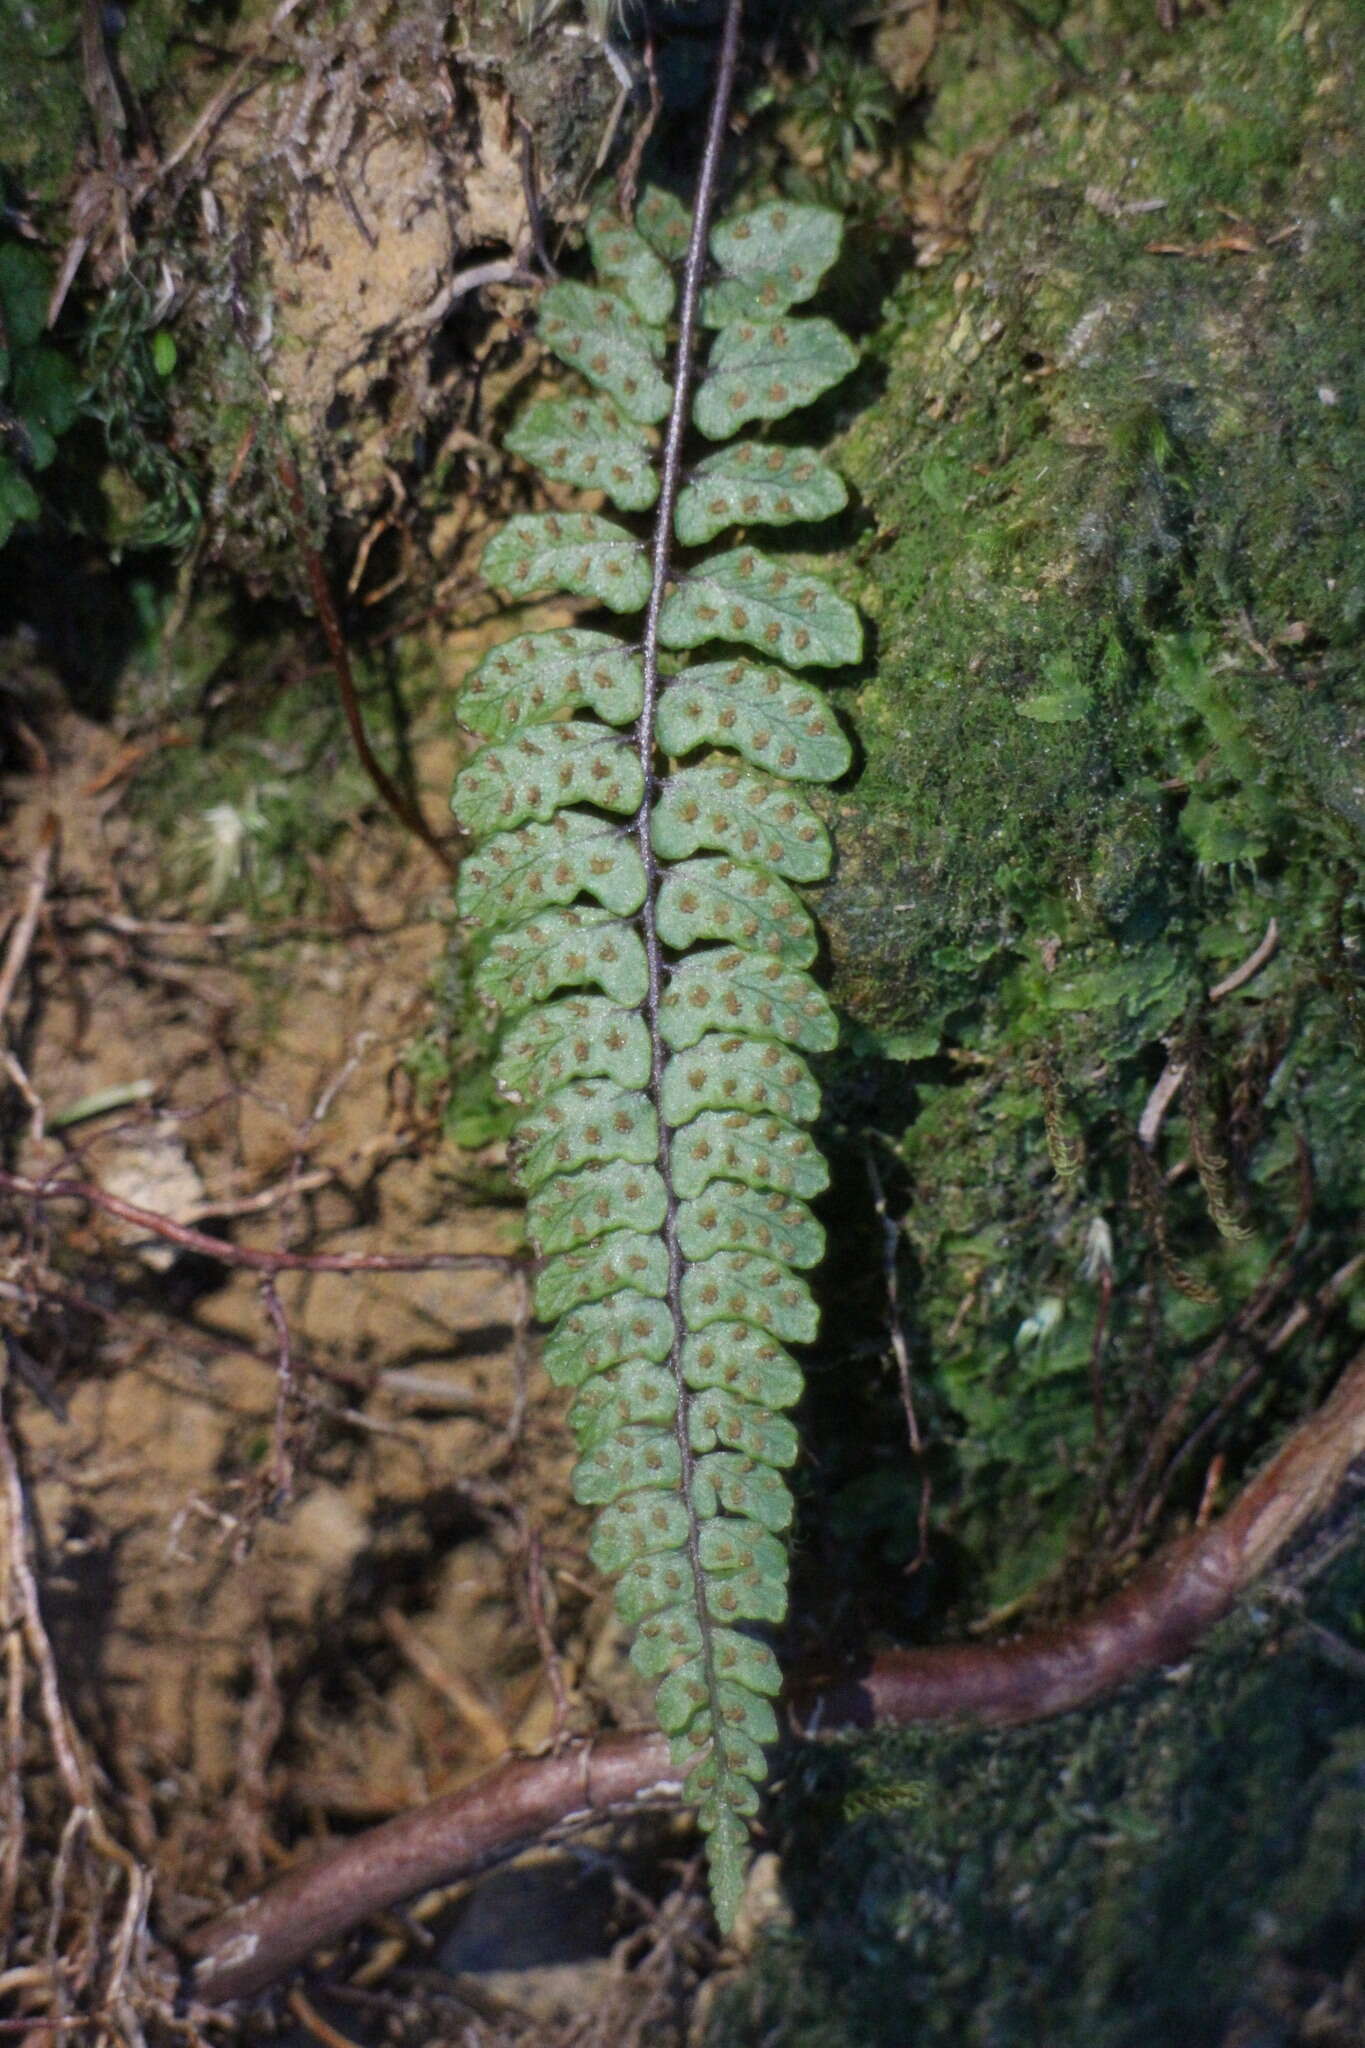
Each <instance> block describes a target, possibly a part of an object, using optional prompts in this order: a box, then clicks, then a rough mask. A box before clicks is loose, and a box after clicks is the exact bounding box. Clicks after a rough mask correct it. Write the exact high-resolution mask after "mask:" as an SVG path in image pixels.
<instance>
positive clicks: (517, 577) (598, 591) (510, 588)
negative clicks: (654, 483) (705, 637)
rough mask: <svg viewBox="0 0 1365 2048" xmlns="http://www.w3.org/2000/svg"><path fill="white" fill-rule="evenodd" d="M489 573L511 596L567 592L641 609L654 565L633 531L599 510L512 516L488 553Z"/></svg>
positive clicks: (616, 609) (485, 557)
mask: <svg viewBox="0 0 1365 2048" xmlns="http://www.w3.org/2000/svg"><path fill="white" fill-rule="evenodd" d="M480 566H481V567H482V570H483V573H484V576H485V577H486V578H487V580H488V582H490V583H491V584H492V585H493V588H494V589H495V590H501V591H505V592H506V594H507V596H508V597H530V596H532V595H533V594H534V593H535V592H536V591H538V590H567V591H568V593H569V595H570V596H571V597H595V598H596V599H597V601H598V602H599V604H604V605H606V606H608V607H609V609H610V610H612V611H614V612H638V611H639V609H640V607H641V606H642V605H643V604H644V603H645V601H646V599H647V598H648V596H649V563H648V561H647V560H646V558H645V551H644V549H643V548H642V547H641V545H640V543H639V541H637V540H636V539H635V537H634V535H633V534H629V533H627V532H626V529H625V527H624V526H617V525H616V524H615V523H614V521H612V520H610V519H603V518H602V516H601V514H600V513H597V512H527V513H524V514H522V516H521V517H520V518H517V519H509V520H508V522H507V524H506V526H504V527H501V528H500V529H499V531H498V532H497V533H495V534H494V536H493V538H492V540H490V541H489V543H488V546H487V547H486V548H485V549H484V551H483V562H482V564H481V565H480Z"/></svg>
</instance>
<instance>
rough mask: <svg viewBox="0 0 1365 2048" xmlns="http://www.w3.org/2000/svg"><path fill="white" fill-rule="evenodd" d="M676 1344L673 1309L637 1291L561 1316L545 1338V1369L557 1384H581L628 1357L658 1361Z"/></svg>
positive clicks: (593, 1302)
mask: <svg viewBox="0 0 1365 2048" xmlns="http://www.w3.org/2000/svg"><path fill="white" fill-rule="evenodd" d="M676 1342H677V1326H676V1324H675V1323H674V1320H673V1312H672V1310H671V1309H670V1308H669V1307H668V1306H667V1305H666V1303H664V1302H663V1301H654V1300H650V1299H648V1298H647V1297H645V1296H643V1295H640V1294H629V1295H625V1296H623V1297H622V1299H621V1300H619V1301H592V1302H589V1303H587V1304H586V1305H585V1306H584V1307H582V1308H576V1309H574V1310H572V1311H571V1312H570V1313H569V1314H567V1315H565V1316H564V1317H562V1318H561V1320H560V1322H559V1324H558V1325H557V1327H556V1328H555V1329H553V1330H552V1331H551V1332H550V1334H549V1336H548V1337H547V1338H546V1339H545V1350H544V1354H543V1355H544V1360H545V1370H546V1372H547V1373H548V1374H549V1375H550V1378H551V1379H552V1380H553V1381H554V1383H555V1385H556V1386H557V1387H581V1386H582V1385H583V1384H584V1382H585V1381H587V1380H589V1379H591V1378H592V1377H593V1375H594V1374H595V1373H600V1372H607V1371H610V1369H611V1368H612V1367H613V1366H616V1365H621V1364H623V1363H625V1362H626V1361H628V1360H630V1359H635V1358H641V1359H648V1360H652V1361H653V1362H654V1363H655V1364H658V1363H659V1362H660V1361H662V1360H663V1359H666V1358H669V1357H670V1356H671V1354H672V1352H673V1349H674V1346H675V1344H676Z"/></svg>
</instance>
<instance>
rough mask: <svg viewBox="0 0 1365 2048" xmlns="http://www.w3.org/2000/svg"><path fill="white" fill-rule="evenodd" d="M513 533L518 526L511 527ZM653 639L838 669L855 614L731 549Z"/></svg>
mask: <svg viewBox="0 0 1365 2048" xmlns="http://www.w3.org/2000/svg"><path fill="white" fill-rule="evenodd" d="M512 523H513V524H514V525H516V524H517V523H518V522H517V521H515V520H514V521H513V522H512ZM659 638H660V640H661V641H662V642H663V644H664V646H665V647H683V648H686V647H700V646H702V645H703V643H704V642H706V641H707V640H742V641H743V642H744V644H745V645H746V646H748V647H757V648H758V649H759V651H760V652H761V653H763V654H771V655H773V656H775V657H776V659H777V660H778V661H783V662H786V664H787V666H788V667H789V668H809V667H810V666H811V665H812V664H814V663H818V664H819V665H820V666H821V667H824V668H838V667H842V666H843V665H844V664H846V663H848V662H850V661H858V660H860V659H861V656H862V651H863V629H862V623H861V621H860V620H859V617H858V614H857V612H856V611H855V610H854V609H853V606H852V605H851V604H846V603H845V601H844V599H843V598H842V597H839V596H837V595H836V593H835V592H834V591H832V590H831V589H830V587H829V585H828V584H827V583H825V582H824V581H823V580H822V579H821V578H820V577H818V576H807V575H803V574H801V573H800V572H799V571H797V570H795V569H789V568H787V567H786V565H785V564H784V563H782V562H775V561H773V560H772V558H771V557H770V556H768V555H761V554H759V553H758V552H757V551H756V550H755V549H753V548H732V549H731V551H730V552H729V553H728V554H724V555H713V556H712V557H711V559H710V561H708V562H703V563H701V564H699V565H698V567H697V568H695V569H693V570H690V571H689V572H688V574H687V575H686V576H684V577H683V578H682V579H681V580H680V581H679V583H678V584H677V585H676V587H675V588H674V589H673V590H671V591H670V592H669V595H668V596H667V598H666V599H665V600H664V607H663V613H662V615H661V617H660V620H659Z"/></svg>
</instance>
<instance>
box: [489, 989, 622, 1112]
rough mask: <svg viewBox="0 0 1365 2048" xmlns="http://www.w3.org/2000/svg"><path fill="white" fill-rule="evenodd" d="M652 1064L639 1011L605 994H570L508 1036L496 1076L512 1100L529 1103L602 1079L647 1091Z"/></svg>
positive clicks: (504, 1093) (503, 1046)
mask: <svg viewBox="0 0 1365 2048" xmlns="http://www.w3.org/2000/svg"><path fill="white" fill-rule="evenodd" d="M651 1066H652V1055H651V1048H650V1042H649V1033H648V1031H647V1030H646V1029H645V1021H644V1018H643V1017H641V1016H640V1014H639V1012H638V1011H637V1010H623V1009H622V1008H621V1007H620V1006H619V1004H617V1003H612V1002H609V1001H608V1000H607V998H606V997H605V996H566V997H565V998H564V999H563V1001H562V1002H558V1003H551V1004H550V1005H549V1007H548V1008H547V1009H544V1010H537V1011H535V1012H534V1013H533V1014H532V1015H531V1016H529V1017H526V1018H524V1019H523V1020H522V1022H521V1023H520V1024H518V1025H516V1026H515V1027H514V1028H513V1029H512V1030H510V1031H508V1032H506V1033H505V1034H504V1036H503V1040H502V1044H501V1045H500V1046H499V1048H498V1058H497V1064H496V1066H495V1068H494V1078H495V1080H496V1081H497V1085H498V1092H499V1093H500V1094H501V1095H504V1096H506V1097H507V1099H508V1101H510V1102H525V1101H527V1100H531V1101H537V1100H539V1098H540V1097H541V1096H543V1095H547V1094H548V1093H549V1092H550V1090H551V1089H554V1088H561V1087H563V1086H564V1085H565V1083H566V1082H569V1081H580V1080H589V1079H596V1078H598V1077H599V1076H600V1077H601V1078H602V1079H603V1080H608V1081H614V1082H615V1083H616V1085H617V1087H618V1088H633V1089H640V1088H644V1087H647V1086H648V1083H649V1076H650V1071H651Z"/></svg>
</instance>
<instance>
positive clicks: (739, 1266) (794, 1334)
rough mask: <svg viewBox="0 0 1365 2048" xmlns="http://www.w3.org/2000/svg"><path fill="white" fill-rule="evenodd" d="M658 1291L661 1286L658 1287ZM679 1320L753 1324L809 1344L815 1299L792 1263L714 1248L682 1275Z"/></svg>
mask: <svg viewBox="0 0 1365 2048" xmlns="http://www.w3.org/2000/svg"><path fill="white" fill-rule="evenodd" d="M660 1291H661V1292H662V1290H660ZM681 1301H682V1313H683V1323H684V1325H685V1327H686V1328H687V1330H688V1331H689V1332H695V1331H697V1330H704V1329H706V1328H707V1327H708V1325H709V1324H711V1323H720V1322H735V1323H752V1324H753V1327H754V1328H755V1329H756V1330H767V1331H769V1332H770V1333H771V1334H772V1335H773V1336H774V1337H777V1338H779V1339H780V1340H781V1342H782V1343H784V1344H810V1343H812V1342H813V1341H814V1337H815V1332H816V1330H817V1328H818V1326H819V1316H818V1315H817V1313H816V1307H815V1298H814V1296H813V1295H812V1293H811V1291H810V1289H809V1287H808V1286H807V1285H806V1283H805V1281H804V1280H800V1279H798V1278H797V1276H796V1274H795V1273H793V1272H792V1270H791V1268H790V1266H783V1265H780V1264H779V1263H778V1262H777V1261H776V1260H775V1259H768V1258H764V1257H763V1256H762V1255H761V1254H760V1253H757V1252H716V1253H715V1254H714V1255H713V1256H712V1257H711V1258H709V1259H703V1260H702V1261H701V1262H700V1264H698V1265H694V1266H690V1267H689V1268H688V1270H687V1271H686V1272H685V1273H684V1274H683V1277H682V1290H681Z"/></svg>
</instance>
